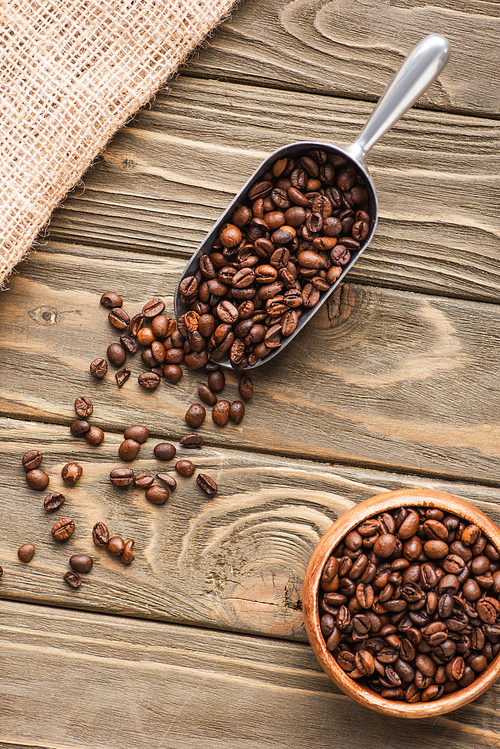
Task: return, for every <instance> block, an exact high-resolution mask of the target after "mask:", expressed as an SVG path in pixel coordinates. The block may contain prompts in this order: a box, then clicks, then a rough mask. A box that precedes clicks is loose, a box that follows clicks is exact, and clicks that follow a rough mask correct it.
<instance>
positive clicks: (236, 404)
mask: <svg viewBox="0 0 500 749" xmlns="http://www.w3.org/2000/svg"><path fill="white" fill-rule="evenodd" d="M244 415H245V404H244V403H242V401H233V403H231V405H230V406H229V418H230V419H231V421H232V422H234V423H235V424H239V423H240V422H241V420H242V419H243V416H244Z"/></svg>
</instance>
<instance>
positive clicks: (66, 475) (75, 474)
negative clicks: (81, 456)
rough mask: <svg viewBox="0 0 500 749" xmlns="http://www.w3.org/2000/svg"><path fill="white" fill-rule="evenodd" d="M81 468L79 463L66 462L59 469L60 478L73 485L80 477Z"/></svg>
mask: <svg viewBox="0 0 500 749" xmlns="http://www.w3.org/2000/svg"><path fill="white" fill-rule="evenodd" d="M82 473H83V468H82V467H81V465H80V464H79V463H74V462H73V463H66V465H65V466H63V467H62V469H61V478H62V480H63V481H64V483H65V484H69V485H70V486H74V485H75V484H76V482H77V481H79V479H80V478H81V475H82Z"/></svg>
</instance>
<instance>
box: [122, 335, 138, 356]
mask: <svg viewBox="0 0 500 749" xmlns="http://www.w3.org/2000/svg"><path fill="white" fill-rule="evenodd" d="M120 343H121V345H122V346H123V348H124V349H125V351H126V352H127V353H128V354H136V353H137V351H138V349H139V344H138V342H137V339H136V338H134V336H133V335H131V334H130V333H122V334H121V336H120Z"/></svg>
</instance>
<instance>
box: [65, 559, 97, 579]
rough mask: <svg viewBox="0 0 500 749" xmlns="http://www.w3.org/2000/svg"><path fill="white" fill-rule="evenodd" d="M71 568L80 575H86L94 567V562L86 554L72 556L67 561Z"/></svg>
mask: <svg viewBox="0 0 500 749" xmlns="http://www.w3.org/2000/svg"><path fill="white" fill-rule="evenodd" d="M69 563H70V565H71V568H72V569H73V570H74V571H75V572H79V573H80V574H84V575H85V574H87V572H90V570H91V569H92V567H93V565H94V560H93V559H92V557H91V556H89V555H88V554H73V556H72V557H70V559H69Z"/></svg>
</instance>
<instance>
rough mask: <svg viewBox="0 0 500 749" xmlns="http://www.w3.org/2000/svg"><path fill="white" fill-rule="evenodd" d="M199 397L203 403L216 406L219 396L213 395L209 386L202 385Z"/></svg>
mask: <svg viewBox="0 0 500 749" xmlns="http://www.w3.org/2000/svg"><path fill="white" fill-rule="evenodd" d="M198 395H199V397H200V400H202V401H203V403H206V404H207V406H215V404H216V403H217V396H216V395H215V393H212V391H211V390H210V388H209V387H208V385H205V384H204V383H201V385H200V386H199V388H198Z"/></svg>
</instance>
